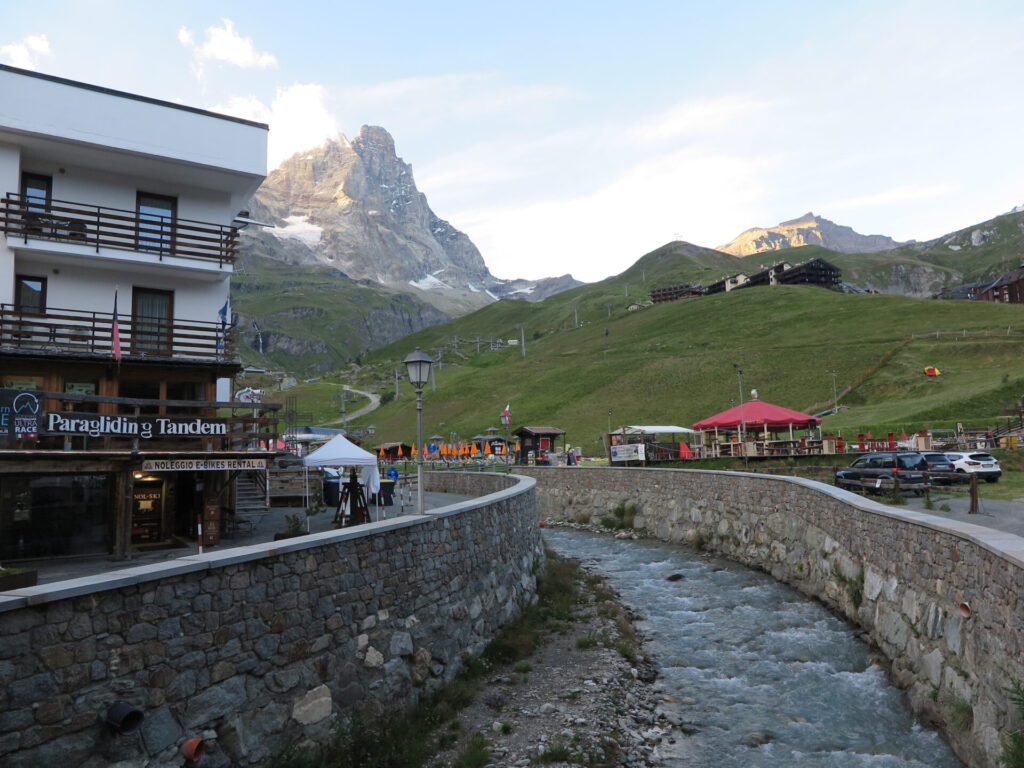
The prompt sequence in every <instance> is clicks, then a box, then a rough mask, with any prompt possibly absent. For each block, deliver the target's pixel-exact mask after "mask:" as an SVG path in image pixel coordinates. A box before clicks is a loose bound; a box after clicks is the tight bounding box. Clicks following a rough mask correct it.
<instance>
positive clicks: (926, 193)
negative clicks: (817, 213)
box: [821, 184, 957, 211]
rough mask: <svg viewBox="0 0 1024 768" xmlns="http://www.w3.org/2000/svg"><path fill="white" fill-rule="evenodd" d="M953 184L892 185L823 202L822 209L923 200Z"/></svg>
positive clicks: (953, 188)
mask: <svg viewBox="0 0 1024 768" xmlns="http://www.w3.org/2000/svg"><path fill="white" fill-rule="evenodd" d="M956 189H957V187H956V185H955V184H932V185H929V186H918V187H915V186H908V185H903V186H899V187H892V188H891V189H887V190H885V191H884V192H876V193H874V194H871V195H860V196H859V197H848V198H846V199H845V200H837V201H835V202H831V203H825V204H823V205H822V206H821V209H822V210H828V211H853V210H856V209H858V208H874V207H878V206H888V205H895V204H899V203H908V202H912V201H914V200H925V199H927V198H930V197H942V196H943V195H948V194H950V193H952V192H955V191H956Z"/></svg>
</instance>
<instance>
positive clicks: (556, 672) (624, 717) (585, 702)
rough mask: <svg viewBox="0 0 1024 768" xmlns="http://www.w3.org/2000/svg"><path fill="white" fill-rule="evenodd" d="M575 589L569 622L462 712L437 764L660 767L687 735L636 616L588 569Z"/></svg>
mask: <svg viewBox="0 0 1024 768" xmlns="http://www.w3.org/2000/svg"><path fill="white" fill-rule="evenodd" d="M548 525H555V523H553V522H549V523H548ZM571 527H573V528H583V527H584V526H580V525H577V524H572V525H571ZM587 528H588V529H590V530H601V531H602V532H604V533H608V530H607V529H596V528H593V527H590V526H587ZM620 535H629V536H633V535H635V534H620ZM577 584H578V586H579V590H580V596H579V599H578V602H577V605H576V607H575V610H574V612H573V618H572V620H570V621H564V622H554V623H553V624H552V626H551V627H550V628H549V630H548V631H547V632H546V637H545V640H544V642H543V643H542V644H541V645H540V647H539V648H538V649H537V650H536V651H535V652H534V653H533V654H532V655H531V656H530V657H529V658H527V659H524V660H521V661H519V662H517V663H515V664H514V665H510V666H509V667H508V668H502V669H496V670H493V671H492V673H491V674H489V675H488V676H487V678H486V682H485V684H484V685H483V686H482V688H481V689H480V692H479V694H478V695H477V697H476V699H475V701H474V702H473V703H472V704H471V705H469V706H468V707H466V708H465V709H463V710H462V711H461V712H460V713H459V717H458V722H459V731H460V733H461V734H463V736H462V737H461V738H459V739H458V743H457V744H455V745H453V746H452V747H451V748H450V749H448V750H447V751H446V752H444V753H442V754H441V755H439V756H438V759H437V760H436V761H435V765H438V766H469V765H473V766H485V765H486V766H493V767H494V768H499V766H500V767H501V768H505V767H506V766H510V767H513V768H517V767H522V766H528V765H531V764H538V763H541V764H546V765H550V766H556V767H557V766H569V765H587V766H606V767H607V768H611V767H612V766H629V767H630V768H647V767H653V766H660V765H661V764H662V762H661V760H660V759H659V747H660V746H661V745H662V744H663V742H667V743H671V742H673V741H674V740H675V739H676V738H679V737H682V734H680V733H679V732H678V731H675V730H674V728H675V726H674V725H673V723H672V722H671V720H670V718H671V719H675V718H673V717H672V715H671V714H670V713H668V712H666V711H664V710H663V709H662V708H661V706H660V705H662V704H664V703H666V702H671V701H673V700H672V699H671V697H667V696H665V695H664V694H663V693H661V692H660V691H659V686H658V683H657V681H656V677H657V672H656V670H655V668H654V666H653V665H652V664H651V662H650V661H649V660H648V659H647V658H646V657H644V655H643V651H642V642H643V638H642V637H641V636H640V635H639V634H638V633H637V630H636V627H635V620H636V619H637V618H638V617H636V616H634V615H633V614H631V613H630V612H629V610H628V609H627V608H626V607H625V606H623V605H622V603H621V601H620V600H619V597H618V595H617V594H616V593H615V592H614V591H613V590H612V589H611V588H610V587H609V586H608V585H607V584H606V583H605V582H604V580H603V579H601V578H600V577H598V576H596V575H595V574H593V573H590V572H588V571H586V569H585V568H581V569H580V571H579V575H578V578H577ZM474 752H475V754H474Z"/></svg>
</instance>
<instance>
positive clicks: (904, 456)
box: [835, 452, 929, 491]
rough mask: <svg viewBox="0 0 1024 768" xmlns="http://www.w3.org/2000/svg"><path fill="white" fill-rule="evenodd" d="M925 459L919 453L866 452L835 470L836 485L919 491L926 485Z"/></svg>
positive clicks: (926, 486)
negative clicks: (845, 466)
mask: <svg viewBox="0 0 1024 768" xmlns="http://www.w3.org/2000/svg"><path fill="white" fill-rule="evenodd" d="M927 469H928V462H927V461H926V460H925V458H924V456H922V455H921V454H920V453H915V452H908V453H895V452H887V453H868V454H865V455H864V456H861V457H860V458H859V459H857V460H856V461H854V462H853V464H851V465H850V466H849V467H847V468H846V469H841V470H839V471H838V472H836V476H835V484H836V485H837V486H839V487H840V488H850V489H854V490H867V491H874V490H878V491H881V490H892V489H893V488H894V487H896V484H897V482H898V483H899V488H900V490H912V491H921V490H924V489H926V488H928V485H929V482H928V476H927V475H926V474H925V471H926V470H927Z"/></svg>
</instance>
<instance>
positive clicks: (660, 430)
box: [612, 424, 696, 435]
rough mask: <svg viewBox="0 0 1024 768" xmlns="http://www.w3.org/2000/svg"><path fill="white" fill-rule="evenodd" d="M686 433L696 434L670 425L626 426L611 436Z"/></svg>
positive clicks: (685, 428)
mask: <svg viewBox="0 0 1024 768" xmlns="http://www.w3.org/2000/svg"><path fill="white" fill-rule="evenodd" d="M687 432H690V433H693V432H696V430H694V429H690V428H689V427H674V426H671V425H665V424H657V425H654V426H633V425H630V426H627V427H621V428H619V429H616V430H614V431H613V432H612V434H613V435H677V434H686V433H687Z"/></svg>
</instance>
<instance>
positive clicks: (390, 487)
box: [378, 480, 395, 507]
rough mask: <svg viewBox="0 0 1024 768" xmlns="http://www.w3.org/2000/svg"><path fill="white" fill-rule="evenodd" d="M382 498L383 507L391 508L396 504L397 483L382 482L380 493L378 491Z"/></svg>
mask: <svg viewBox="0 0 1024 768" xmlns="http://www.w3.org/2000/svg"><path fill="white" fill-rule="evenodd" d="M378 495H379V497H380V505H381V506H382V507H391V506H394V504H395V481H394V480H381V481H380V491H378Z"/></svg>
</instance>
